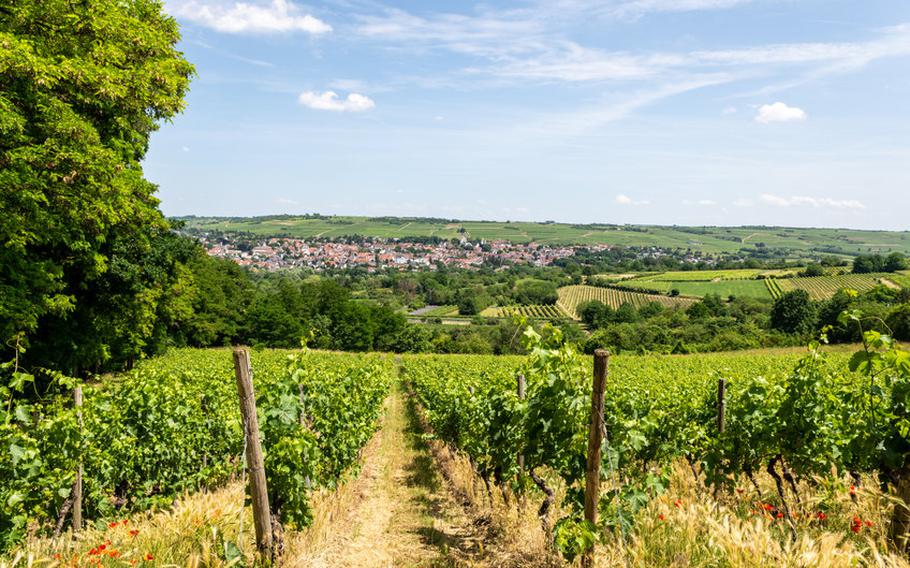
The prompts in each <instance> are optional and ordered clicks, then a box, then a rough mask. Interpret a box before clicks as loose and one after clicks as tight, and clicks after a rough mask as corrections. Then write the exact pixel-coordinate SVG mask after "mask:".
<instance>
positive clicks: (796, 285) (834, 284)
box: [765, 274, 889, 300]
mask: <svg viewBox="0 0 910 568" xmlns="http://www.w3.org/2000/svg"><path fill="white" fill-rule="evenodd" d="M887 276H889V275H886V274H843V275H839V276H812V277H803V278H783V279H770V278H769V279H767V280H765V282H766V284H767V286H768V291H769V292H770V293H771V296H772V297H773V298H779V297H780V296H781V295H783V294H786V293H787V292H791V291H793V290H805V291H806V292H808V293H809V297H810V298H812V299H813V300H828V299H830V298H831V297H832V296H834V294H836V293H837V291H838V290H842V289H845V288H847V289H850V290H856V291H857V292H868V291H869V290H871V289H872V288H875V287H876V286H878V285H880V284H881V283H882V278H883V277H887Z"/></svg>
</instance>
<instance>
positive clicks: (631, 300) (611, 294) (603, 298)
mask: <svg viewBox="0 0 910 568" xmlns="http://www.w3.org/2000/svg"><path fill="white" fill-rule="evenodd" d="M591 300H597V301H599V302H603V303H604V304H607V305H608V306H611V307H613V308H618V307H620V306H621V305H623V304H632V305H634V306H637V307H639V306H644V305H645V304H649V303H651V302H657V303H659V304H661V305H663V306H666V307H668V308H671V307H687V306H690V305H691V304H693V303H694V302H695V301H696V300H695V299H693V298H671V297H670V296H659V295H657V294H641V293H638V292H628V291H625V290H617V289H615V288H599V287H597V286H583V285H582V286H563V287H562V288H560V289H559V301H558V302H556V305H557V306H559V307H560V308H562V309H563V310H565V312H566V313H568V314H569V315H570V316H572V317H573V318H575V319H578V312H577V308H578V306H579V304H582V303H584V302H588V301H591Z"/></svg>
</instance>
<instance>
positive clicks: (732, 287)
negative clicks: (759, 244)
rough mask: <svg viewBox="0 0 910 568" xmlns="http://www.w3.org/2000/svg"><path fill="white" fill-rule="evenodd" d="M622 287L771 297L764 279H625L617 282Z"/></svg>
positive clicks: (663, 291) (689, 294) (701, 294)
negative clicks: (699, 280) (680, 280)
mask: <svg viewBox="0 0 910 568" xmlns="http://www.w3.org/2000/svg"><path fill="white" fill-rule="evenodd" d="M615 285H616V286H619V287H621V288H631V289H642V290H652V291H654V292H658V293H661V294H666V293H668V292H670V290H679V293H680V294H681V295H683V296H695V297H699V298H701V297H704V296H706V295H708V294H717V295H718V296H720V297H722V298H727V297H729V296H742V297H750V298H763V299H764V298H768V299H770V298H771V294H770V293H769V292H768V287H767V286H766V285H765V282H764V280H720V281H718V282H696V281H688V282H666V281H649V280H637V279H636V280H624V281H621V282H616V283H615Z"/></svg>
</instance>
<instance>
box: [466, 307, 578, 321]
mask: <svg viewBox="0 0 910 568" xmlns="http://www.w3.org/2000/svg"><path fill="white" fill-rule="evenodd" d="M480 315H482V316H484V317H488V318H510V317H516V316H520V317H526V318H530V319H548V320H552V319H562V318H565V317H566V314H565V312H563V311H562V310H561V309H560V308H559V306H555V305H551V304H546V305H544V304H541V305H532V306H502V307H495V306H494V307H490V308H487V309H485V310H483V311H482V312H480Z"/></svg>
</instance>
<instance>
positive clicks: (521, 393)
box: [518, 374, 527, 477]
mask: <svg viewBox="0 0 910 568" xmlns="http://www.w3.org/2000/svg"><path fill="white" fill-rule="evenodd" d="M525 390H527V381H526V380H525V376H524V375H522V374H519V375H518V400H524V399H525V396H526V394H525ZM524 471H525V454H524V452H518V475H519V477H521V476H523V475H524Z"/></svg>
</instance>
